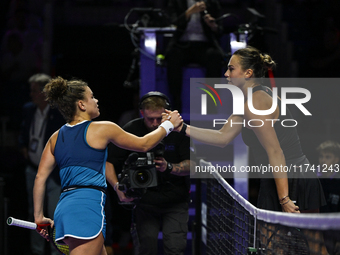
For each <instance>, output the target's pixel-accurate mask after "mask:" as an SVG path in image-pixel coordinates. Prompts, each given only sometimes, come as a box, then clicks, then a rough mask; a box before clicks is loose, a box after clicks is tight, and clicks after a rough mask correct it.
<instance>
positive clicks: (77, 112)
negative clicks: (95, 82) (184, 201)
mask: <svg viewBox="0 0 340 255" xmlns="http://www.w3.org/2000/svg"><path fill="white" fill-rule="evenodd" d="M44 92H45V94H46V98H47V100H48V102H49V103H50V104H51V106H55V107H57V108H58V109H59V111H60V112H61V113H62V114H63V116H64V118H65V120H66V124H65V125H64V126H63V127H61V128H60V129H59V130H58V131H56V132H55V133H54V134H53V135H52V136H51V137H50V139H49V141H48V142H47V144H46V146H45V149H44V151H43V154H42V157H41V160H40V164H39V169H38V173H37V176H36V179H35V184H34V190H33V199H34V218H35V223H37V224H44V223H50V224H51V226H55V229H56V241H57V242H58V243H65V244H67V245H68V246H69V250H70V254H71V255H80V254H81V255H83V254H87V255H91V254H93V255H99V254H101V255H105V254H107V253H106V250H105V247H104V240H105V226H106V221H105V212H104V206H105V199H106V194H105V192H106V187H107V184H106V180H107V181H108V182H109V183H110V184H111V185H112V186H115V185H116V184H117V176H116V174H115V173H114V172H113V171H112V172H111V171H108V172H106V171H105V163H106V157H107V145H108V144H109V143H110V142H112V143H114V144H116V145H117V146H119V147H122V148H124V149H128V150H133V151H141V152H146V151H148V150H150V149H151V148H153V147H154V146H156V145H157V144H158V143H159V142H160V141H161V140H162V139H163V138H164V137H165V136H166V135H168V134H169V133H170V132H171V131H172V130H173V129H174V127H178V126H179V125H180V124H181V123H182V118H181V116H180V115H179V114H178V112H174V113H173V114H172V115H171V117H170V118H169V120H167V121H165V122H163V123H162V124H161V125H160V127H159V128H158V129H156V130H155V131H153V132H151V133H149V134H147V135H145V136H143V137H137V136H134V135H132V134H130V133H127V132H125V131H124V130H122V129H121V128H120V127H119V126H118V125H116V124H114V123H112V122H109V121H92V119H94V118H96V117H98V116H99V114H100V112H99V108H98V100H97V99H96V98H94V96H93V93H92V91H91V89H90V88H89V87H88V84H87V83H86V82H84V81H81V80H70V81H68V80H65V79H63V78H61V77H57V78H55V79H52V80H51V81H50V82H49V83H48V84H47V85H46V86H45V89H44ZM55 165H58V166H59V169H60V172H59V175H60V178H61V185H62V193H61V195H60V199H59V202H58V205H57V208H56V210H55V214H54V221H53V220H52V219H49V218H45V217H44V212H43V201H44V194H45V187H46V180H47V178H48V176H49V175H50V174H51V172H52V170H53V169H54V167H55ZM124 199H125V200H126V201H129V198H126V197H125V198H124ZM40 234H41V235H42V236H43V237H45V238H46V237H47V235H48V233H47V231H46V228H44V229H43V230H42V231H40Z"/></svg>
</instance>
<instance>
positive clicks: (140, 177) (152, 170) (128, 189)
mask: <svg viewBox="0 0 340 255" xmlns="http://www.w3.org/2000/svg"><path fill="white" fill-rule="evenodd" d="M163 154H164V145H163V144H159V145H158V146H156V147H155V148H154V149H153V150H152V151H149V152H147V153H146V157H139V155H138V153H136V152H133V153H131V154H130V155H129V156H128V158H127V160H126V161H125V164H124V167H123V170H122V173H121V174H119V175H118V179H119V186H118V189H119V190H121V191H123V192H124V193H125V195H126V196H127V197H133V198H140V197H141V196H142V195H143V194H144V193H145V192H146V189H147V188H150V187H156V186H158V177H157V170H156V164H155V162H154V159H155V158H156V157H163Z"/></svg>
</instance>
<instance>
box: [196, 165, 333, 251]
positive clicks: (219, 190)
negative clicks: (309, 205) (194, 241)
mask: <svg viewBox="0 0 340 255" xmlns="http://www.w3.org/2000/svg"><path fill="white" fill-rule="evenodd" d="M200 164H201V165H202V166H212V165H211V163H209V162H206V161H204V160H201V161H200ZM213 175H214V178H210V179H207V180H206V200H205V201H206V202H205V203H204V202H203V203H202V241H203V243H204V245H205V249H204V250H205V253H206V254H211V255H216V254H299V255H304V254H313V255H318V254H340V214H339V213H327V214H326V213H322V214H319V213H317V214H316V213H315V214H288V213H283V212H273V211H268V210H262V209H259V208H256V207H255V206H253V205H252V204H251V203H249V202H248V201H247V200H245V199H244V198H243V197H242V196H241V195H240V194H238V193H237V192H236V191H235V190H234V189H233V188H232V187H231V185H230V184H229V183H228V182H227V181H226V180H225V179H224V178H222V177H221V175H220V174H219V173H218V172H217V171H215V172H214V173H213Z"/></svg>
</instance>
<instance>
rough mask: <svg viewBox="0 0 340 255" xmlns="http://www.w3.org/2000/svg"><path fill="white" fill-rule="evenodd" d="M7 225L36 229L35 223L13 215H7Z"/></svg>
mask: <svg viewBox="0 0 340 255" xmlns="http://www.w3.org/2000/svg"><path fill="white" fill-rule="evenodd" d="M7 225H9V226H17V227H22V228H28V229H36V228H37V224H35V223H34V222H29V221H25V220H18V219H15V218H13V217H8V219H7Z"/></svg>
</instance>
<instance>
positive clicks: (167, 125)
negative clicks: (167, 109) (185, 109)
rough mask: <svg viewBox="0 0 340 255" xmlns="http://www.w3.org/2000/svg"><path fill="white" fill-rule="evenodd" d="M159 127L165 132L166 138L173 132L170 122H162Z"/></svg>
mask: <svg viewBox="0 0 340 255" xmlns="http://www.w3.org/2000/svg"><path fill="white" fill-rule="evenodd" d="M160 127H162V128H164V129H165V131H166V136H168V135H169V134H170V133H171V131H172V130H174V125H173V124H172V123H171V121H170V120H166V121H164V122H163V123H162V124H161V125H160Z"/></svg>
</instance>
